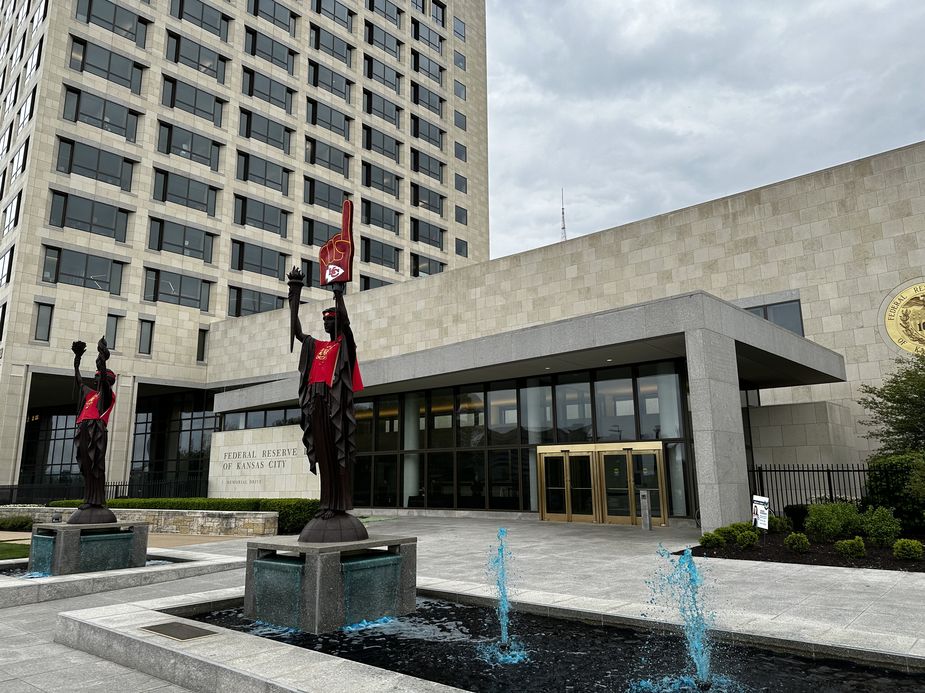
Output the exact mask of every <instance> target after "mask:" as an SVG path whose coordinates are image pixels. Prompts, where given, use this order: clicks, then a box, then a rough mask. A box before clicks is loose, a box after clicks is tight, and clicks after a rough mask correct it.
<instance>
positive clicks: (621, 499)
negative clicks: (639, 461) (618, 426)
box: [598, 450, 633, 524]
mask: <svg viewBox="0 0 925 693" xmlns="http://www.w3.org/2000/svg"><path fill="white" fill-rule="evenodd" d="M598 454H599V455H600V459H601V467H602V472H603V478H604V483H603V487H604V494H605V502H604V509H605V517H606V519H607V522H610V523H612V524H630V523H631V522H632V521H633V512H632V503H631V501H632V486H633V484H632V479H631V477H630V474H629V467H628V466H627V464H626V453H625V452H624V451H623V450H619V451H617V450H614V451H605V452H600V453H598Z"/></svg>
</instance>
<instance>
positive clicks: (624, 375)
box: [594, 368, 636, 441]
mask: <svg viewBox="0 0 925 693" xmlns="http://www.w3.org/2000/svg"><path fill="white" fill-rule="evenodd" d="M597 377H598V380H597V382H595V383H594V400H595V407H596V410H597V439H598V440H601V441H613V440H616V441H620V440H635V439H636V410H635V407H634V405H633V374H632V371H631V369H629V368H614V369H611V370H606V371H601V372H600V373H599V374H598V376H597Z"/></svg>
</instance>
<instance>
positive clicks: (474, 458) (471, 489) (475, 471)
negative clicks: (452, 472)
mask: <svg viewBox="0 0 925 693" xmlns="http://www.w3.org/2000/svg"><path fill="white" fill-rule="evenodd" d="M485 478H486V474H485V453H484V452H460V453H459V454H457V455H456V483H457V490H456V507H458V508H473V509H479V510H482V509H484V508H485Z"/></svg>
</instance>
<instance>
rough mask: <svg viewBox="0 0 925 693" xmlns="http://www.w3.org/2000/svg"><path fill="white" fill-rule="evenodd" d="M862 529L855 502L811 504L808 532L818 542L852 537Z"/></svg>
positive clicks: (807, 524)
mask: <svg viewBox="0 0 925 693" xmlns="http://www.w3.org/2000/svg"><path fill="white" fill-rule="evenodd" d="M860 531H861V515H860V513H858V507H857V506H856V505H854V504H853V503H819V504H813V505H810V506H809V513H808V515H807V517H806V533H807V534H808V535H809V536H811V537H812V538H813V540H814V541H818V542H830V541H835V540H836V539H840V538H841V537H851V536H854V535H856V534H858V533H859V532H860Z"/></svg>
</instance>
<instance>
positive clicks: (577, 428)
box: [556, 373, 591, 443]
mask: <svg viewBox="0 0 925 693" xmlns="http://www.w3.org/2000/svg"><path fill="white" fill-rule="evenodd" d="M556 423H557V426H558V429H559V442H560V443H585V442H588V441H590V440H591V385H590V383H589V382H588V376H587V374H585V373H581V374H578V375H570V376H563V377H562V378H561V379H560V381H559V384H558V385H556Z"/></svg>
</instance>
